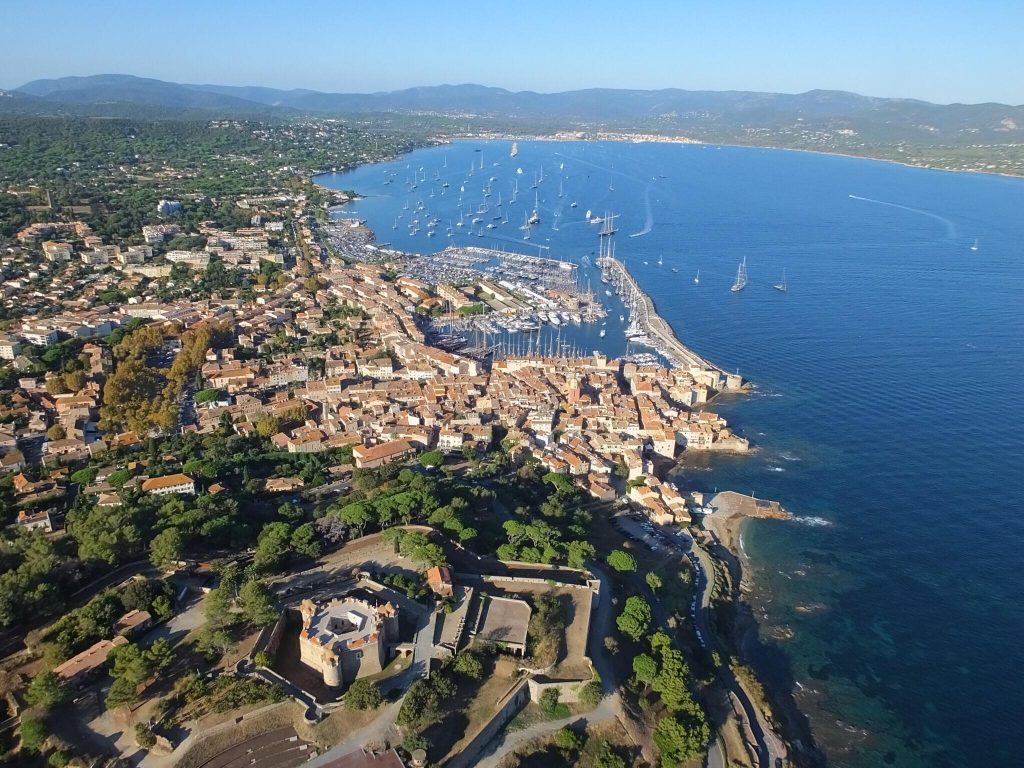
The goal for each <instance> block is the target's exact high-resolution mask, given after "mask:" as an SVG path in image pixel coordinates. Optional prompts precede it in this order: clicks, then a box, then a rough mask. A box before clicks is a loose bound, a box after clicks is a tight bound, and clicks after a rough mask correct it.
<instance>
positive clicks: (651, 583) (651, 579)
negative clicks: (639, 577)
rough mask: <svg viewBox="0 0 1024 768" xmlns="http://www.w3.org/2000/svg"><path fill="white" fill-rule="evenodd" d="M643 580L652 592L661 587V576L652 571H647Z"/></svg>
mask: <svg viewBox="0 0 1024 768" xmlns="http://www.w3.org/2000/svg"><path fill="white" fill-rule="evenodd" d="M644 581H646V582H647V586H648V587H650V588H651V591H653V592H657V591H658V590H659V589H661V587H662V581H661V576H659V575H658V574H656V573H655V572H654V571H648V572H647V575H645V576H644Z"/></svg>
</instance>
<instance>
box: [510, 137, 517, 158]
mask: <svg viewBox="0 0 1024 768" xmlns="http://www.w3.org/2000/svg"><path fill="white" fill-rule="evenodd" d="M508 154H509V157H515V156H516V155H518V154H519V144H517V143H516V142H514V141H513V142H512V150H511V151H510V152H509V153H508Z"/></svg>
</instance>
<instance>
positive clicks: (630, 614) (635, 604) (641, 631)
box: [615, 596, 651, 640]
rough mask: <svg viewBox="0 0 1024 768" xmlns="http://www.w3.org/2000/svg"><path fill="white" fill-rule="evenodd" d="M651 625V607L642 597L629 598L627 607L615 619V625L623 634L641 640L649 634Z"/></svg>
mask: <svg viewBox="0 0 1024 768" xmlns="http://www.w3.org/2000/svg"><path fill="white" fill-rule="evenodd" d="M650 624H651V606H650V605H648V604H647V601H646V600H644V599H643V598H642V597H636V596H632V597H627V598H626V607H625V608H624V609H623V611H622V613H620V614H619V616H618V617H617V618H616V619H615V625H616V626H617V627H618V628H619V631H620V632H622V634H624V635H627V636H629V637H631V638H633V640H639V639H640V638H641V637H643V636H644V635H645V634H646V633H647V628H648V627H649V626H650Z"/></svg>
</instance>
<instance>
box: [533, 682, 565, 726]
mask: <svg viewBox="0 0 1024 768" xmlns="http://www.w3.org/2000/svg"><path fill="white" fill-rule="evenodd" d="M558 699H559V694H558V689H557V688H548V689H547V690H545V691H544V693H542V694H541V695H540V701H539V702H538V705H539V706H540V711H541V714H542V715H544V717H546V718H547V719H548V720H560V719H562V718H563V717H568V716H569V707H568V706H567V705H565V704H563V703H562V702H560V701H559V700H558Z"/></svg>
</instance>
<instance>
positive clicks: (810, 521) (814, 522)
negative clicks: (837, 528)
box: [793, 516, 832, 528]
mask: <svg viewBox="0 0 1024 768" xmlns="http://www.w3.org/2000/svg"><path fill="white" fill-rule="evenodd" d="M793 522H794V523H800V525H809V526H811V527H814V528H824V527H826V526H829V525H832V521H831V520H826V519H825V518H823V517H814V516H810V517H794V518H793Z"/></svg>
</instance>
